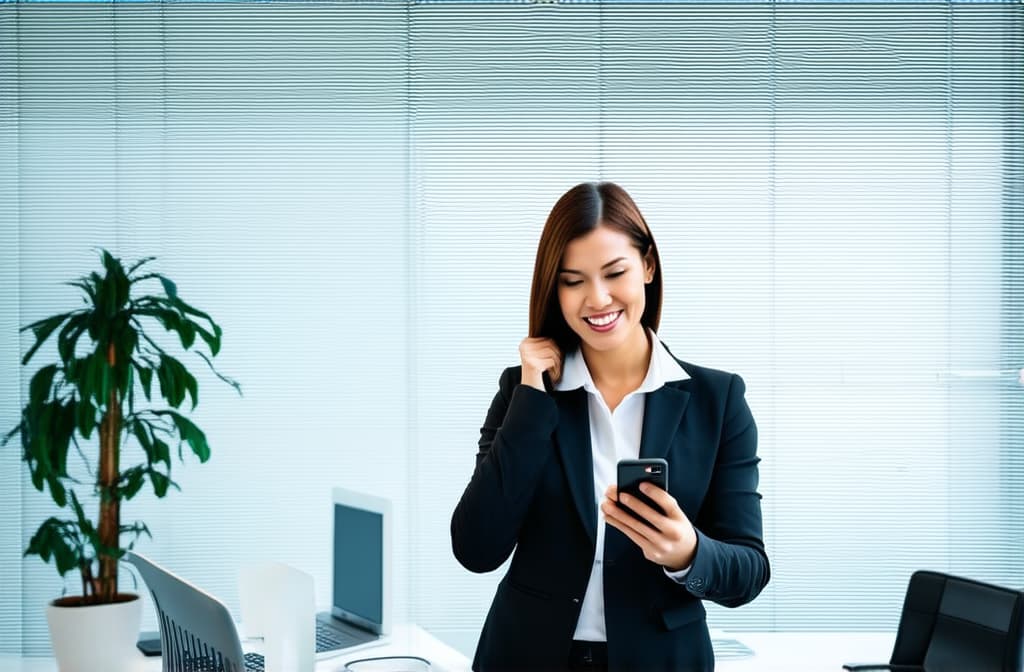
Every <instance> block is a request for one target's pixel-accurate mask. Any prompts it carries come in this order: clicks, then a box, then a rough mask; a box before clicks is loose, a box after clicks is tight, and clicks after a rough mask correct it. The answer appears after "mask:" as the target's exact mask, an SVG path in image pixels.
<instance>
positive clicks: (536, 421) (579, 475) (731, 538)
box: [451, 360, 769, 672]
mask: <svg viewBox="0 0 1024 672" xmlns="http://www.w3.org/2000/svg"><path fill="white" fill-rule="evenodd" d="M677 361H679V360H677ZM679 364H680V365H681V366H682V367H683V369H685V370H686V372H687V373H688V374H689V375H690V378H689V379H687V380H680V381H672V382H668V383H666V384H665V385H664V386H663V387H661V388H659V389H658V390H655V391H654V392H650V393H648V394H647V396H646V400H645V407H644V419H643V429H642V433H641V443H640V457H663V458H665V459H666V460H667V461H668V463H669V470H668V471H669V482H668V491H669V493H670V494H671V495H672V496H673V497H675V498H676V500H677V501H678V502H679V506H680V508H682V510H683V511H684V512H685V513H686V515H687V516H688V517H689V519H690V520H691V521H692V522H693V524H694V527H695V528H696V530H697V540H698V541H697V553H696V556H695V558H694V561H693V564H692V565H691V569H690V572H689V574H688V575H687V577H686V582H685V584H683V583H678V582H676V581H674V580H672V579H671V578H669V577H668V576H666V575H665V573H664V571H663V569H662V567H661V566H659V565H656V564H654V563H653V562H650V561H649V560H647V559H646V558H644V556H643V553H642V552H641V551H640V549H639V548H638V547H637V546H636V545H635V544H633V542H631V541H630V540H629V539H628V538H627V537H626V536H625V535H623V534H622V533H621V532H619V531H618V530H616V529H615V528H613V527H610V526H609V527H608V529H607V530H606V535H605V553H604V566H603V573H604V598H605V610H604V611H605V627H606V631H607V636H608V666H609V670H644V671H647V670H666V671H667V670H672V671H679V670H711V669H714V654H713V652H712V649H711V641H710V638H709V635H708V629H707V624H706V622H705V612H704V605H703V604H702V602H701V601H702V600H705V599H707V600H711V601H713V602H717V603H718V604H722V605H725V606H727V607H736V606H739V605H741V604H745V603H747V602H749V601H751V600H753V599H754V598H755V597H756V596H757V595H758V593H760V592H761V590H762V589H763V588H764V586H765V584H767V583H768V577H769V567H768V556H767V555H766V554H765V550H764V542H763V541H762V531H761V495H760V494H759V493H758V492H757V483H758V470H757V464H758V462H759V461H760V460H759V458H758V457H757V428H756V426H755V425H754V418H753V416H752V415H751V413H750V408H749V407H748V406H747V403H746V400H745V399H744V398H743V392H744V389H745V388H744V384H743V380H742V379H741V378H740V377H739V376H737V375H735V374H729V373H725V372H723V371H716V370H714V369H708V368H704V367H700V366H695V365H693V364H688V363H686V362H683V361H679ZM520 379H521V367H518V366H517V367H512V368H508V369H506V370H505V371H504V372H503V373H502V375H501V379H500V381H499V384H498V393H497V394H496V395H495V396H494V400H493V401H492V402H491V407H490V410H488V412H487V418H486V420H485V421H484V425H483V427H482V428H481V429H480V442H479V446H480V450H479V452H478V453H477V459H476V469H475V471H474V472H473V476H472V478H471V480H470V482H469V485H468V486H467V487H466V490H465V492H464V493H463V495H462V498H461V499H460V500H459V503H458V505H457V506H456V508H455V512H454V514H453V515H452V522H451V534H452V549H453V551H454V552H455V557H456V558H457V559H458V561H459V562H460V563H461V564H462V565H463V566H464V567H466V568H467V569H469V570H470V571H473V572H490V571H493V570H495V569H497V568H498V567H499V566H501V564H502V563H503V562H505V560H506V559H508V557H509V555H510V554H512V553H513V551H515V553H514V554H513V555H512V563H511V565H510V566H509V569H508V572H507V573H506V575H505V577H504V578H503V579H502V580H501V582H500V583H499V584H498V589H497V592H496V594H495V596H494V601H493V603H492V605H491V609H490V611H489V613H488V615H487V620H486V622H485V623H484V626H483V630H482V632H481V634H480V640H479V643H478V645H477V650H476V656H475V658H474V660H473V669H474V670H477V671H483V672H487V671H490V670H557V669H565V668H566V667H567V661H568V658H569V647H570V645H571V643H572V638H573V633H574V631H575V629H576V621H577V619H578V618H579V614H580V609H581V607H582V606H583V596H584V594H585V593H586V588H587V582H588V580H589V579H590V570H591V567H592V565H593V562H594V550H595V544H596V538H597V527H596V526H597V521H598V516H597V506H596V504H595V502H594V469H593V462H592V458H591V446H590V421H589V416H588V407H587V403H588V401H587V393H586V392H585V391H584V390H583V389H575V390H569V391H552V390H550V386H549V391H548V392H541V391H540V390H537V389H535V388H533V387H530V386H527V385H521V384H520Z"/></svg>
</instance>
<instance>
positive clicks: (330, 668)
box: [0, 625, 470, 672]
mask: <svg viewBox="0 0 1024 672" xmlns="http://www.w3.org/2000/svg"><path fill="white" fill-rule="evenodd" d="M401 655H413V656H420V657H421V658H426V659H427V660H429V661H430V662H431V665H432V667H431V669H432V670H438V671H439V672H468V670H469V665H470V661H469V659H468V658H466V657H465V656H464V655H462V654H461V653H459V652H458V651H456V650H455V649H453V648H452V647H450V646H448V645H447V644H445V643H444V642H442V641H440V640H439V639H437V638H436V637H434V636H433V635H431V634H430V633H428V632H427V631H426V630H424V629H423V628H421V627H419V626H418V625H396V626H395V628H394V632H392V633H391V641H390V642H389V643H388V644H385V645H382V646H374V647H371V648H368V649H360V650H358V651H355V652H353V653H348V654H343V655H340V656H337V657H334V658H329V659H327V660H323V661H320V662H318V663H317V664H316V672H337V671H338V670H341V669H343V668H344V667H345V663H346V662H348V661H350V660H357V659H359V658H372V657H376V656H401ZM0 670H2V671H3V672H56V670H57V664H56V662H54V660H53V659H52V658H20V657H17V656H5V655H3V654H0ZM135 670H136V672H160V658H157V657H153V658H146V657H145V656H143V655H142V654H141V653H140V654H139V658H138V660H137V667H136V668H135Z"/></svg>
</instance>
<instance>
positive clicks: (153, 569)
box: [124, 552, 245, 672]
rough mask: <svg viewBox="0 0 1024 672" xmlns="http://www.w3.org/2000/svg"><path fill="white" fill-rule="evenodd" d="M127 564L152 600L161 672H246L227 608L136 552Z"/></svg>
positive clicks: (128, 559)
mask: <svg viewBox="0 0 1024 672" xmlns="http://www.w3.org/2000/svg"><path fill="white" fill-rule="evenodd" d="M124 560H125V561H126V562H128V563H129V564H131V565H132V566H134V567H135V568H136V569H137V570H138V572H139V574H140V575H141V576H142V580H143V581H145V582H146V585H147V586H149V592H150V593H151V594H152V595H153V604H154V605H155V606H156V611H157V620H158V621H159V626H160V646H161V649H162V655H163V672H207V671H208V672H244V670H245V663H244V659H243V656H242V645H241V643H240V642H239V639H238V631H237V630H236V629H235V622H234V620H232V618H231V613H230V612H229V611H228V610H227V607H225V606H224V605H223V604H222V603H221V602H220V601H219V600H218V599H217V598H215V597H213V596H212V595H209V594H208V593H205V592H203V591H202V590H200V589H199V588H196V587H195V586H193V585H192V584H191V583H189V582H187V581H185V580H184V579H182V578H179V577H177V576H175V575H174V574H171V573H170V572H169V571H167V570H166V569H164V568H163V567H160V566H159V565H157V564H156V563H154V562H153V561H152V560H149V559H148V558H145V557H143V556H141V555H139V554H138V553H133V552H128V553H126V554H125V556H124Z"/></svg>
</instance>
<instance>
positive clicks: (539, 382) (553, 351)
mask: <svg viewBox="0 0 1024 672" xmlns="http://www.w3.org/2000/svg"><path fill="white" fill-rule="evenodd" d="M519 358H520V359H521V360H522V362H523V379H522V383H523V385H529V386H530V387H534V388H536V389H538V390H540V391H541V392H544V372H545V371H550V372H551V382H553V383H556V382H558V379H559V378H561V377H562V352H561V350H559V349H558V346H557V345H555V341H554V340H552V339H550V338H524V339H523V342H522V343H520V344H519Z"/></svg>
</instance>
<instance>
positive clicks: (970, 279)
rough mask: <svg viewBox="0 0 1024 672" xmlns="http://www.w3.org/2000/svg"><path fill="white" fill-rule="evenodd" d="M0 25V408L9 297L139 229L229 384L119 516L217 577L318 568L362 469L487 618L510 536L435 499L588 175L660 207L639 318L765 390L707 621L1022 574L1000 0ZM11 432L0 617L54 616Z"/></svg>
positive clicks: (11, 383)
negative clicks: (475, 568)
mask: <svg viewBox="0 0 1024 672" xmlns="http://www.w3.org/2000/svg"><path fill="white" fill-rule="evenodd" d="M0 31H4V32H3V35H4V37H5V38H10V39H3V40H2V41H0V49H3V50H4V51H3V52H2V53H3V56H4V58H3V59H2V60H0V78H2V79H0V90H3V91H4V92H11V93H12V94H13V95H11V96H4V97H3V100H0V115H2V117H0V119H2V127H0V144H2V146H3V147H5V148H13V149H15V150H16V151H11V152H7V151H5V152H4V153H3V156H2V158H0V166H2V169H0V170H2V172H0V174H2V175H3V182H2V184H0V190H2V193H3V194H4V195H5V196H4V198H3V199H2V201H0V212H2V213H3V221H4V226H3V227H2V231H0V236H2V242H3V250H4V252H3V253H2V254H4V255H5V256H4V262H5V263H4V264H3V270H2V271H0V273H4V274H5V275H4V276H3V279H4V283H3V287H4V292H3V295H2V297H0V301H2V302H3V304H2V306H0V307H2V309H3V310H2V313H0V325H2V328H3V333H4V334H6V336H4V338H3V340H2V342H0V356H2V362H3V363H2V364H0V366H2V367H3V371H5V372H6V375H3V376H0V380H3V381H4V382H3V383H2V385H3V386H4V387H0V404H2V406H0V408H2V417H3V418H8V420H6V421H4V422H5V425H4V426H5V427H6V426H7V425H13V423H14V422H15V421H16V418H17V412H18V408H19V407H20V403H21V401H20V399H19V392H20V395H21V397H22V398H23V396H24V389H25V387H26V386H27V381H28V377H29V376H30V373H31V371H30V370H24V371H22V370H21V369H20V368H19V367H18V354H17V351H18V349H19V348H20V349H21V351H24V350H25V348H26V347H27V340H26V339H25V338H24V337H22V338H21V339H20V340H19V337H18V335H17V334H16V333H15V331H14V330H15V328H16V326H17V325H21V324H26V323H28V322H30V321H32V320H33V319H38V317H41V316H44V315H48V314H51V313H53V312H56V311H57V310H59V309H61V308H63V307H65V306H67V305H68V302H69V294H68V293H67V292H65V291H64V289H66V288H61V287H60V286H59V285H57V284H56V283H58V282H60V281H62V280H65V279H68V278H69V277H71V276H74V275H78V274H80V273H84V272H86V271H87V270H89V269H90V268H91V267H90V266H89V264H90V263H92V259H93V256H92V253H91V252H90V251H89V248H90V247H91V246H98V245H106V246H112V247H114V248H115V249H116V251H118V252H119V253H121V254H124V255H126V256H139V255H142V254H158V255H160V256H161V263H162V264H163V270H165V271H166V272H167V273H168V274H169V275H172V277H175V278H176V279H177V280H178V282H179V286H180V287H181V289H182V292H183V294H184V295H186V296H188V297H191V298H192V299H193V300H194V302H195V303H196V304H197V305H200V306H203V307H205V308H206V309H208V310H209V311H210V312H211V313H212V314H213V315H214V316H215V317H217V318H219V320H220V321H221V322H222V323H223V325H224V327H225V333H226V336H225V339H226V341H225V348H224V354H223V356H222V357H221V358H218V359H219V360H220V359H223V362H219V366H221V367H222V368H223V369H224V370H225V371H226V372H228V373H229V374H231V375H232V376H234V377H236V378H238V379H239V380H240V381H241V382H242V383H243V386H244V389H245V394H246V396H245V397H244V398H243V399H237V398H235V397H233V395H232V394H231V393H230V390H227V389H220V387H219V386H218V384H217V383H216V381H214V380H212V378H211V379H210V380H207V381H204V383H205V384H204V386H203V389H202V391H203V399H202V403H201V406H200V409H199V412H198V414H197V415H198V417H197V421H198V422H199V423H200V424H201V426H203V427H204V429H206V430H207V433H208V434H209V435H210V437H211V444H212V446H213V449H214V459H213V461H211V463H209V464H206V465H202V466H198V465H196V464H188V465H185V466H184V467H178V466H176V467H175V469H176V474H177V475H178V476H179V477H180V479H181V483H182V487H183V492H182V493H172V494H171V495H170V496H169V497H168V499H166V500H164V501H155V500H153V499H152V498H151V497H149V498H147V497H146V496H142V497H140V499H139V500H137V501H136V502H133V503H132V505H131V507H130V509H131V511H130V513H129V514H127V515H133V516H135V517H138V518H142V519H145V520H146V521H147V522H148V523H149V524H150V526H151V528H153V530H154V534H155V537H156V538H155V539H154V541H153V542H147V544H146V545H144V546H143V548H142V550H143V552H149V553H150V554H152V555H154V557H157V558H158V559H161V560H163V561H165V562H167V563H169V564H170V565H171V566H173V567H176V568H177V569H178V571H180V572H181V573H182V574H184V575H187V576H190V577H192V578H193V579H194V580H195V581H196V582H197V583H198V584H199V585H201V586H203V587H204V588H206V589H208V590H210V591H211V592H213V593H215V594H218V595H221V596H222V597H224V598H225V599H226V600H227V601H228V603H229V604H230V605H231V606H232V608H235V607H236V606H237V593H236V589H235V583H236V575H237V569H238V567H239V566H241V564H244V563H245V562H247V561H249V560H251V559H259V558H262V557H271V558H275V559H280V560H284V561H286V562H290V563H292V564H295V565H296V566H299V567H302V568H304V569H307V571H310V572H312V573H313V574H314V576H315V577H316V579H317V586H318V591H319V592H320V593H321V598H322V599H321V601H323V600H325V599H326V598H327V596H328V595H329V593H328V592H327V591H328V589H329V571H328V563H329V558H328V550H327V549H328V546H327V539H326V536H325V535H326V534H327V532H326V530H327V529H328V527H327V522H328V518H327V516H328V511H327V507H326V506H325V503H326V501H327V498H328V497H329V488H330V486H332V485H347V486H349V487H355V488H357V489H358V488H360V487H362V488H366V489H371V490H374V491H377V492H380V493H383V494H385V495H387V496H390V497H392V498H394V499H395V501H396V505H397V510H398V511H399V512H400V514H401V515H400V516H399V525H398V528H397V529H396V532H397V534H398V539H399V543H398V553H399V558H398V559H397V560H398V562H397V564H396V575H400V576H402V579H401V581H400V585H399V586H398V587H397V589H398V592H397V593H396V598H397V599H398V600H399V604H400V606H402V607H403V608H404V609H405V612H406V613H405V614H404V615H405V616H406V617H408V618H409V619H411V620H414V621H416V622H418V623H420V624H421V625H423V626H424V627H427V628H428V629H431V630H433V631H435V632H437V633H439V634H441V635H442V636H443V637H447V638H448V639H449V640H450V641H453V642H457V643H460V644H462V645H463V646H465V647H471V646H472V645H473V644H474V643H475V639H474V638H475V634H476V632H478V629H479V626H480V624H481V623H482V619H483V616H484V614H485V612H486V609H487V606H488V605H489V602H490V599H491V596H492V594H493V590H494V586H495V585H496V583H497V580H498V578H500V577H499V574H500V573H496V574H493V575H488V576H476V575H472V574H469V573H468V572H466V571H465V570H463V569H462V568H461V567H459V566H458V565H457V563H456V562H455V561H454V559H453V558H452V556H451V551H450V544H449V539H448V519H449V516H450V513H451V510H452V508H453V507H454V505H455V502H456V501H457V499H458V497H459V495H460V494H461V491H462V488H463V487H464V485H465V483H466V481H467V480H468V478H469V475H470V473H471V471H472V468H473V464H474V455H475V451H476V440H477V437H478V428H479V425H480V423H481V422H482V420H483V417H484V413H485V411H486V408H487V404H488V403H489V401H490V399H491V397H492V395H493V393H494V391H495V389H496V384H497V378H498V375H499V374H500V372H501V370H502V368H503V367H505V366H509V365H513V364H515V363H516V362H517V345H518V343H519V341H520V340H521V339H522V338H523V337H524V336H525V333H526V323H527V301H528V298H527V297H528V293H529V282H530V275H531V271H532V263H533V257H534V253H535V250H536V243H537V237H538V235H539V233H540V229H541V227H542V225H543V221H544V218H545V217H546V215H547V212H548V210H549V209H550V207H551V205H552V204H553V203H554V201H555V200H556V199H557V197H558V196H559V195H560V194H561V193H562V192H564V191H565V190H566V189H568V188H569V187H570V186H572V185H573V184H576V183H577V182H580V181H584V180H592V179H608V180H613V181H616V182H618V183H620V184H622V185H623V186H624V187H626V188H627V189H628V190H629V191H630V192H631V193H632V194H633V196H634V198H635V199H636V200H637V202H638V204H639V206H640V207H641V209H642V211H643V212H644V214H645V216H646V218H647V220H648V222H649V223H650V225H651V227H652V230H653V232H654V234H655V236H656V238H657V240H658V244H659V248H660V250H661V253H662V261H663V265H664V276H665V283H666V284H665V305H664V309H663V320H662V328H661V330H660V334H661V337H662V339H663V340H665V341H666V343H668V344H669V346H670V347H671V348H672V350H673V352H674V353H675V354H676V355H678V356H679V357H681V358H682V359H684V360H687V361H691V362H694V363H698V364H702V365H707V366H713V367H717V368H723V369H727V370H730V371H735V372H737V373H740V374H741V375H742V376H743V377H744V379H745V380H746V382H747V387H748V392H747V398H748V400H749V402H750V404H751V407H752V409H753V411H754V415H755V418H756V419H757V422H758V425H759V429H760V438H761V441H760V447H759V452H760V455H761V457H762V459H763V462H762V464H761V477H762V482H761V492H762V494H763V495H764V502H763V506H764V513H765V539H766V543H767V545H768V549H769V554H770V557H771V559H772V564H773V577H772V582H771V583H770V584H769V586H768V588H767V589H766V591H765V593H764V594H763V595H762V596H761V597H760V598H759V599H758V600H757V601H755V602H754V603H752V604H751V605H748V606H746V607H744V608H742V609H739V610H725V609H719V608H712V609H710V610H709V621H710V623H711V625H712V626H714V627H720V628H726V629H734V630H744V629H748V630H775V629H778V630H886V629H893V628H894V627H895V624H896V621H897V619H898V614H899V606H900V602H901V599H902V595H903V590H904V588H905V585H906V581H907V578H908V577H909V575H910V573H911V572H912V571H913V570H915V569H918V568H932V569H939V570H948V571H952V572H955V573H961V574H965V575H968V576H972V577H975V578H979V579H984V580H990V581H995V582H999V583H1004V584H1007V585H1018V586H1019V585H1024V567H1022V566H1021V565H1020V563H1019V561H1018V558H1020V557H1022V555H1024V501H1022V495H1021V492H1022V491H1024V490H1022V486H1024V448H1022V446H1024V442H1022V441H1024V411H1022V388H1021V386H1020V384H1019V383H1018V375H1019V374H1018V373H1017V372H1018V370H1019V369H1020V368H1021V366H1022V365H1024V352H1022V338H1021V337H1022V335H1024V329H1022V327H1024V325H1022V319H1024V318H1022V315H1024V311H1022V308H1024V306H1022V298H1021V297H1022V296H1024V269H1022V263H1024V247H1022V246H1024V233H1022V231H1024V223H1022V210H1021V192H1020V190H1021V184H1022V180H1021V177H1022V176H1021V173H1022V170H1024V161H1022V151H1024V150H1022V133H1021V119H1022V115H1021V101H1022V100H1024V98H1022V97H1021V90H1020V86H1021V85H1020V82H1021V81H1024V77H1022V76H1021V75H1022V74H1024V73H1022V72H1021V54H1022V53H1024V50H1022V48H1021V47H1022V35H1024V26H1022V9H1021V7H1020V5H1019V4H1012V3H996V2H993V3H963V4H960V3H909V4H900V3H872V4H860V3H839V2H836V3H816V4H805V3H779V4H761V3H730V4H702V3H630V2H618V3H603V4H599V3H587V2H574V3H561V4H548V3H540V4H532V3H443V2H430V3H411V4H406V3H398V2H395V3H392V2H381V3H365V2H359V3H356V2H352V3H348V2H337V3H259V4H257V3H211V4H202V3H199V4H194V3H181V4H178V3H166V4H158V3H131V4H128V3H126V4H120V3H117V4H92V3H82V4H59V5H57V4H43V3H39V4H36V3H29V4H26V3H18V4H10V3H7V4H3V5H0ZM8 196H10V197H8ZM8 279H10V282H8V281H7V280H8ZM72 300H73V299H72ZM15 315H16V316H17V319H16V320H15V319H14V316H15ZM41 354H44V353H41ZM40 361H43V360H40ZM199 366H201V364H200V365H199ZM19 377H20V380H21V383H20V385H21V387H20V389H19V388H18V387H17V386H18V383H17V382H16V381H18V380H19ZM0 460H5V461H4V462H3V464H4V465H5V466H4V469H3V471H2V472H0V479H3V483H2V485H3V486H4V487H3V488H2V491H0V498H3V499H2V500H0V501H2V503H3V506H4V510H5V511H8V510H10V509H9V506H11V507H14V510H17V511H20V513H21V518H20V519H19V520H18V521H17V522H16V523H14V524H12V523H11V522H10V520H5V521H3V522H0V535H2V536H0V540H2V541H3V543H2V544H0V547H2V548H4V549H6V550H4V551H3V555H0V563H3V565H2V570H3V574H4V576H5V577H6V576H22V573H23V575H24V579H23V581H22V583H21V584H20V593H19V594H20V600H13V601H11V600H9V601H5V602H4V603H3V604H0V640H2V641H3V646H4V647H7V648H8V649H9V650H10V649H13V650H18V648H19V647H20V648H22V649H23V650H24V651H25V652H33V653H36V652H44V651H45V650H46V649H47V640H46V626H45V622H44V620H43V618H42V608H43V605H44V604H45V602H46V600H48V599H50V598H51V597H53V596H54V595H55V594H56V593H57V592H59V590H60V584H59V582H58V581H56V580H55V577H54V573H53V570H52V567H49V566H42V565H41V563H39V562H38V560H36V559H29V560H26V561H22V560H20V557H19V555H20V554H19V553H18V552H17V550H16V549H18V548H19V547H21V548H23V547H24V544H25V542H26V541H27V538H28V535H29V534H31V532H32V531H34V529H35V526H36V525H38V522H39V521H41V520H42V519H43V517H45V515H46V514H47V513H48V512H49V510H50V509H49V508H48V507H47V504H46V499H45V498H44V497H43V496H42V495H39V494H38V493H36V492H35V491H34V490H32V489H31V487H30V486H29V485H28V480H27V478H25V477H24V475H23V474H22V473H21V469H20V463H19V462H18V461H17V459H16V456H15V457H12V453H11V451H9V450H7V451H3V454H2V455H0ZM12 493H13V494H12ZM197 549H205V550H207V551H208V552H207V553H203V552H200V551H198V550H197ZM254 549H255V550H254ZM399 568H401V570H402V571H400V572H399V571H397V570H398V569H399ZM8 570H10V571H8ZM68 585H69V588H70V589H71V590H74V589H75V587H74V582H70V583H69V584H68Z"/></svg>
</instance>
